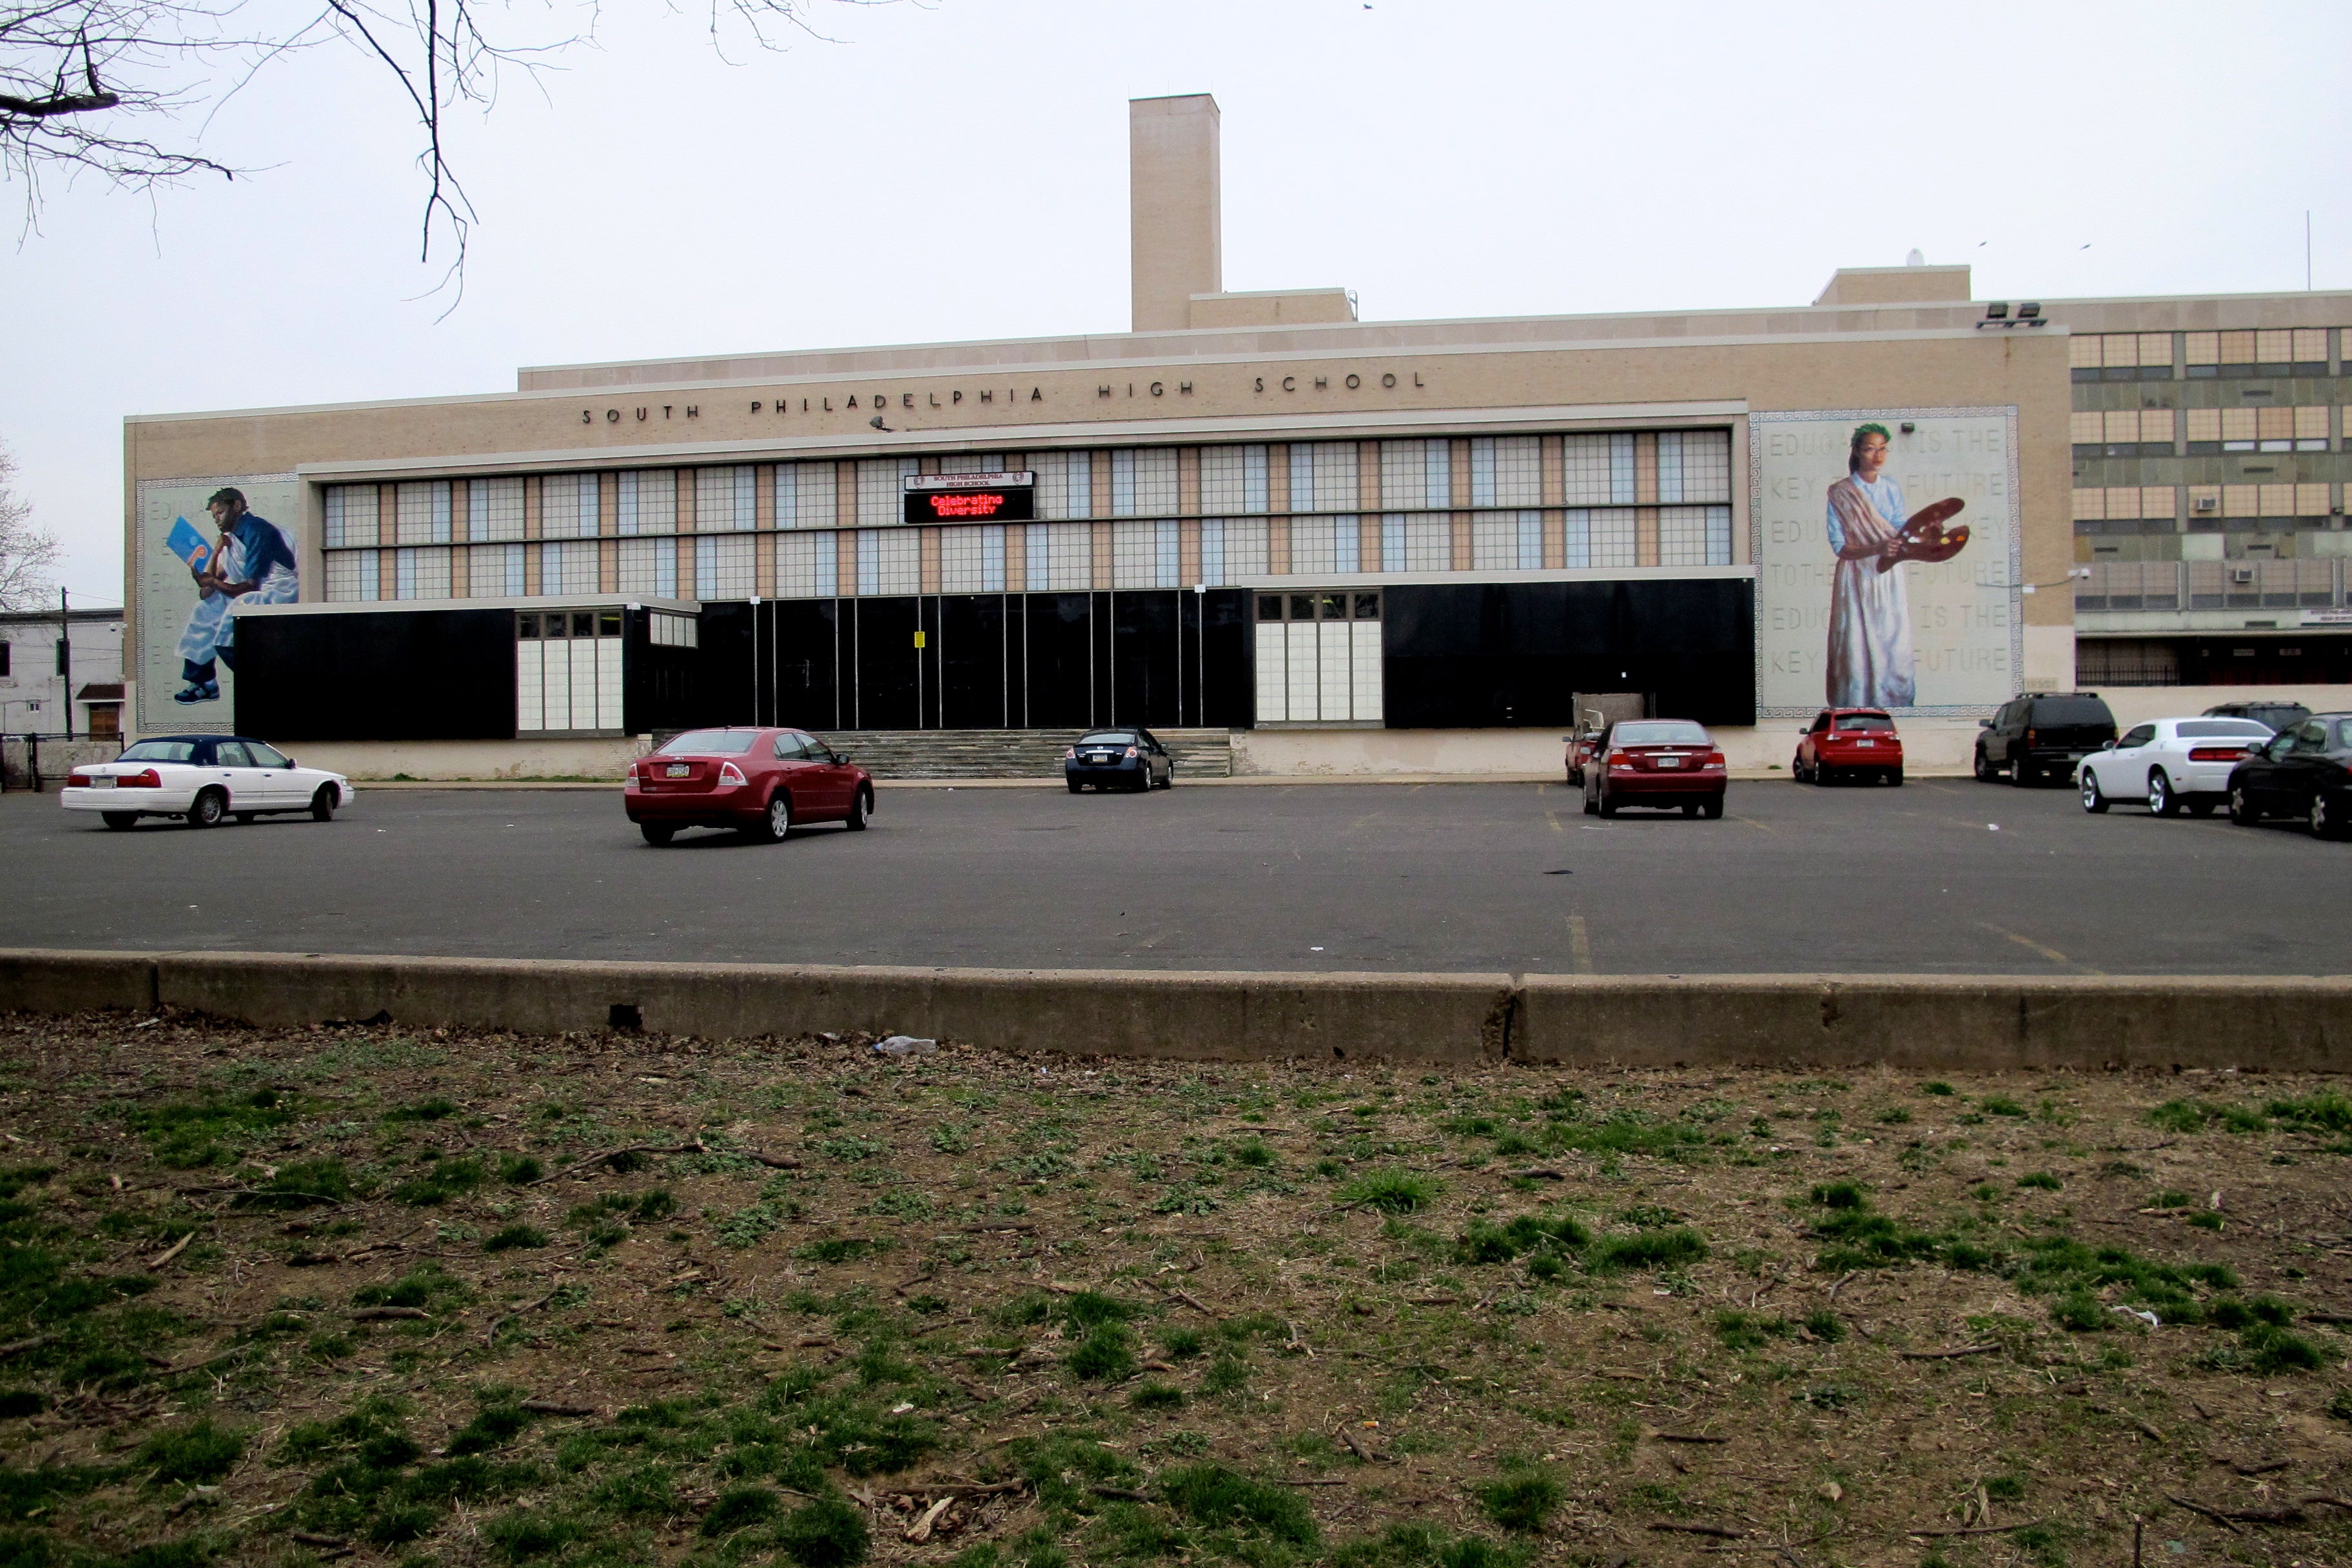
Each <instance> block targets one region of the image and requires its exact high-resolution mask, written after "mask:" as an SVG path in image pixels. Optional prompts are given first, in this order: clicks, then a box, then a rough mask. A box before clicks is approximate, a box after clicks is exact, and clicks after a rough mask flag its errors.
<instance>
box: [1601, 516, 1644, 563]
mask: <svg viewBox="0 0 2352 1568" xmlns="http://www.w3.org/2000/svg"><path fill="white" fill-rule="evenodd" d="M1588 515H1589V516H1590V517H1591V520H1592V527H1591V538H1592V551H1591V554H1592V559H1591V562H1590V563H1589V564H1591V565H1593V566H1598V567H1606V568H1610V569H1612V570H1613V569H1615V568H1618V567H1623V566H1634V565H1638V564H1640V563H1641V547H1640V545H1639V543H1638V542H1637V541H1636V534H1635V531H1634V523H1633V509H1632V508H1630V507H1609V508H1597V509H1595V510H1593V511H1591V513H1589V514H1588Z"/></svg>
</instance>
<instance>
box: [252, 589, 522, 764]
mask: <svg viewBox="0 0 2352 1568" xmlns="http://www.w3.org/2000/svg"><path fill="white" fill-rule="evenodd" d="M514 645H515V618H514V612H513V611H511V610H387V611H360V612H337V613H333V614H320V615H308V616H304V615H294V616H249V617H246V618H242V619H240V620H239V621H238V622H237V623H236V727H237V730H238V732H239V733H241V734H247V735H257V736H259V737H260V738H261V739H263V740H266V741H271V742H295V741H509V740H512V739H513V738H514V732H515V647H514Z"/></svg>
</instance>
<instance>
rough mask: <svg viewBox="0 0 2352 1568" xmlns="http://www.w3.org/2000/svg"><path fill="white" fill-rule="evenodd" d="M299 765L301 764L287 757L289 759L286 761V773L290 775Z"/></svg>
mask: <svg viewBox="0 0 2352 1568" xmlns="http://www.w3.org/2000/svg"><path fill="white" fill-rule="evenodd" d="M301 765H302V764H301V763H298V762H296V761H295V760H294V759H293V758H291V757H289V758H287V759H286V771H287V772H289V773H292V772H293V771H294V770H295V769H296V768H299V767H300V766H301Z"/></svg>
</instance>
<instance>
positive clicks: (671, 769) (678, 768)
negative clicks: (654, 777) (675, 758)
mask: <svg viewBox="0 0 2352 1568" xmlns="http://www.w3.org/2000/svg"><path fill="white" fill-rule="evenodd" d="M662 771H663V772H664V773H666V774H667V776H668V777H670V778H674V779H682V778H684V777H685V776H686V775H687V774H688V773H692V772H693V771H694V770H693V769H692V768H689V767H688V766H687V765H686V764H685V763H670V765H669V766H668V767H667V768H665V769H663V770H662Z"/></svg>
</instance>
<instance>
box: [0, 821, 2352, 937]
mask: <svg viewBox="0 0 2352 1568" xmlns="http://www.w3.org/2000/svg"><path fill="white" fill-rule="evenodd" d="M0 866H5V868H6V871H7V875H6V877H5V885H6V887H7V889H8V891H7V895H6V898H5V903H0V945H9V946H34V947H87V948H141V949H163V948H215V949H246V950H257V951H274V952H347V953H348V952H396V953H419V954H446V955H459V956H483V957H517V958H597V959H671V960H742V961H753V962H771V963H893V964H941V965H952V966H965V965H981V966H1003V967H1014V968H1090V967H1143V968H1154V969H1259V970H1264V969H1313V970H1372V971H1411V970H1500V971H1506V972H1510V973H1579V972H1588V971H1589V972H1598V973H1790V972H1819V971H1847V972H1863V971H1876V972H1911V973H2119V974H2120V973H2333V972H2338V971H2340V970H2341V969H2342V967H2343V957H2344V942H2345V938H2344V932H2345V931H2347V930H2352V845H2347V844H2343V843H2316V842H2314V841H2313V840H2312V839H2310V838H2309V837H2306V836H2305V834H2303V833H2302V832H2301V831H2299V830H2297V829H2295V828H2294V827H2290V826H2273V827H2265V828H2259V829H2256V828H2243V827H2233V826H2230V825H2229V824H2228V823H2227V822H2226V821H2224V820H2222V819H2221V818H2218V817H2216V818H2213V819H2210V820H2203V821H2200V820H2192V819H2171V820H2161V821H2160V820H2156V819H2153V818H2150V817H2148V816H2146V815H2145V814H2144V813H2142V812H2140V811H2138V810H2137V809H2136V808H2130V807H2119V808H2117V809H2116V811H2114V812H2113V813H2111V814H2109V815H2108V816H2102V817H2090V816H2085V815H2084V812H2083V811H2082V809H2081V808H2080V806H2079V805H2076V803H2075V801H2074V795H2073V794H2072V793H2071V792H2070V791H2067V790H2064V789H2055V788H2053V789H2038V790H2030V791H2028V790H2017V789H2012V788H2010V787H2008V786H2006V785H2000V784H1975V783H1972V782H1969V781H1966V780H1958V779H1930V780H1916V781H1914V782H1913V783H1911V784H1908V785H1906V787H1904V788H1902V789H1899V790H1898V789H1885V788H1832V789H1814V788H1810V787H1804V786H1800V785H1796V784H1788V783H1780V782H1774V783H1748V784H1738V783H1736V784H1734V785H1733V786H1732V791H1731V797H1730V809H1729V813H1728V815H1727V816H1726V817H1725V819H1724V820H1722V821H1720V822H1706V821H1692V820H1686V819H1685V818H1683V817H1681V816H1653V815H1651V814H1647V813H1628V814H1626V815H1625V816H1620V817H1618V818H1616V819H1614V820H1612V821H1609V822H1602V821H1601V820H1599V819H1596V818H1592V817H1588V816H1584V815H1582V812H1581V809H1580V801H1579V797H1578V796H1577V795H1575V794H1574V793H1573V792H1572V791H1570V790H1568V789H1565V788H1563V787H1562V786H1560V785H1558V784H1550V785H1537V784H1429V785H1378V784H1361V785H1357V784H1299V785H1281V784H1268V785H1265V786H1259V787H1244V788H1236V787H1227V788H1194V789H1186V788H1184V787H1182V786H1181V784H1180V785H1179V787H1177V788H1176V789H1174V790H1173V791H1170V792H1166V793H1162V794H1159V795H1149V796H1137V795H1124V796H1123V795H1081V796H1072V795H1066V794H1065V793H1063V792H1062V790H1061V789H1060V788H1059V787H1058V786H1055V787H1054V788H1051V789H970V788H966V789H955V790H949V789H940V788H888V787H886V788H885V789H884V790H883V792H882V798H881V804H880V807H879V810H878V811H877V816H876V818H875V823H874V826H873V828H872V830H871V831H870V832H867V833H865V834H862V835H853V834H848V833H845V832H843V831H842V830H841V829H839V828H838V827H835V826H824V827H814V828H810V829H806V830H804V831H802V832H798V833H795V834H794V835H793V837H792V838H791V840H790V841H788V842H787V843H784V844H782V845H761V844H756V843H753V842H751V841H750V840H748V839H741V838H737V837H732V836H730V835H721V834H712V833H691V834H688V835H687V836H685V837H681V838H680V839H679V840H678V842H677V844H676V845H675V846H673V847H670V848H667V849H656V848H652V847H648V846H647V845H646V844H645V843H643V842H642V841H641V840H640V839H639V838H638V837H637V834H636V831H635V828H634V827H632V826H630V825H629V824H628V823H627V822H626V821H625V820H624V819H623V817H622V814H621V805H620V800H619V798H618V794H617V792H611V793H606V792H592V791H555V790H546V791H490V790H456V789H453V790H435V791H408V790H375V791H368V790H365V789H364V788H362V794H361V796H360V798H359V800H358V802H357V803H356V804H355V805H354V807H353V808H352V810H350V811H349V812H347V813H346V814H344V815H343V816H341V817H339V818H338V819H337V820H335V821H334V822H332V823H331V824H325V825H321V824H318V823H314V822H311V821H310V820H309V819H308V818H307V817H289V818H278V819H264V820H263V821H261V822H258V823H256V824H254V825H252V826H224V827H221V828H217V829H215V830H212V831H209V832H194V831H190V830H188V829H185V828H183V827H181V826H178V825H176V824H163V823H153V824H149V825H145V826H142V827H140V828H139V829H137V830H135V831H133V832H130V833H109V832H106V831H104V830H103V829H101V828H100V827H99V826H98V825H97V824H96V822H95V821H94V820H93V819H91V818H89V817H87V816H72V815H68V813H66V812H64V811H62V810H60V809H59V808H58V805H57V801H56V797H55V796H53V795H49V796H28V795H9V796H5V797H0Z"/></svg>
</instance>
